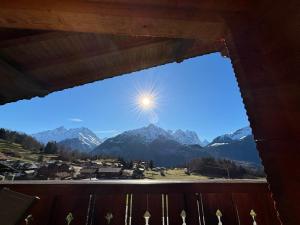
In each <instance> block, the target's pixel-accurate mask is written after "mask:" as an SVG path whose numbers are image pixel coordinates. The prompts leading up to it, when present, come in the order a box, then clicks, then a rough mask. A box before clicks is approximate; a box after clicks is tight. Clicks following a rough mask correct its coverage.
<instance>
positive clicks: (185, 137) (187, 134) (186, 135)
mask: <svg viewBox="0 0 300 225" xmlns="http://www.w3.org/2000/svg"><path fill="white" fill-rule="evenodd" d="M172 135H173V138H174V140H176V141H177V142H179V143H180V144H183V145H194V144H197V145H201V146H203V143H202V142H201V141H200V140H199V138H198V135H197V133H196V132H194V131H189V130H186V131H183V130H176V131H175V132H174V133H173V134H172Z"/></svg>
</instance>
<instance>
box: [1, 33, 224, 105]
mask: <svg viewBox="0 0 300 225" xmlns="http://www.w3.org/2000/svg"><path fill="white" fill-rule="evenodd" d="M0 39H1V43H0V71H1V76H0V103H1V104H4V103H7V102H12V101H16V100H19V99H26V98H31V97H34V96H44V95H47V94H48V93H51V92H53V91H58V90H62V89H65V88H70V87H74V86H76V85H80V84H85V83H89V82H93V81H96V80H101V79H104V78H108V77H112V76H115V75H120V74H124V73H129V72H133V71H137V70H141V69H145V68H149V67H153V66H156V65H161V64H165V63H170V62H174V61H176V62H180V61H182V60H184V59H186V58H190V57H194V56H198V55H203V54H208V53H212V52H216V51H221V50H222V43H221V42H218V41H211V40H203V41H202V40H193V39H175V38H153V37H138V36H136V37H129V36H120V35H118V36H117V35H109V34H99V33H77V32H63V31H59V32H54V31H43V32H41V31H32V30H31V31H28V30H15V29H0Z"/></svg>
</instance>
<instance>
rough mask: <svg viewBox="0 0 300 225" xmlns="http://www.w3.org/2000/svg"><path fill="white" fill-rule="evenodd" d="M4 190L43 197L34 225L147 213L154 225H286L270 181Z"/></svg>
mask: <svg viewBox="0 0 300 225" xmlns="http://www.w3.org/2000/svg"><path fill="white" fill-rule="evenodd" d="M3 187H7V188H9V189H11V190H13V191H17V192H21V193H24V194H28V195H34V196H38V197H39V198H40V200H38V201H36V203H35V204H34V205H33V206H32V207H31V208H30V209H29V210H28V212H27V214H26V215H32V217H33V220H32V221H31V220H30V221H29V222H28V223H27V224H30V225H60V224H62V225H66V224H68V222H69V224H70V225H76V224H78V225H92V224H93V225H100V224H101V225H102V224H103V225H104V224H111V225H126V224H127V225H143V224H146V223H145V218H144V215H145V212H146V210H148V212H149V213H150V215H151V217H150V219H149V224H150V225H182V224H183V222H184V220H185V221H186V224H187V225H218V224H219V225H220V224H221V223H222V224H223V225H253V224H254V222H256V224H257V225H279V224H280V223H279V221H278V219H277V213H276V211H275V209H274V205H273V201H272V199H271V196H270V193H269V191H268V187H267V183H265V182H264V181H259V182H257V181H256V182H254V181H245V180H240V181H224V180H222V181H218V180H209V181H205V182H182V181H180V182H174V181H173V182H155V181H140V180H137V181H101V182H100V181H99V182H75V181H74V182H73V181H70V182H61V181H59V182H53V181H46V182H42V181H36V182H34V181H33V182H14V183H9V182H7V183H0V188H3ZM131 194H132V195H131ZM131 196H132V204H130V203H131ZM126 197H128V201H127V204H126ZM183 210H184V212H185V214H186V217H185V218H182V217H184V216H185V214H184V212H183ZM217 211H218V213H220V212H221V214H218V213H217V215H218V216H217V215H216V212H217ZM251 211H252V213H251V215H250V212H251ZM126 212H127V213H126ZM254 212H255V213H254ZM26 215H25V217H26ZM146 216H147V215H146ZM148 216H149V215H148ZM67 217H68V219H66V218H67ZM130 217H131V223H130V222H129V218H130ZM126 218H127V220H126ZM24 219H25V218H23V219H22V220H21V221H20V224H22V225H24V224H26V223H25V220H24ZM125 220H126V222H125ZM167 220H169V223H167ZM254 220H255V221H254ZM163 221H164V222H163ZM1 224H2V223H1ZM3 225H5V223H3Z"/></svg>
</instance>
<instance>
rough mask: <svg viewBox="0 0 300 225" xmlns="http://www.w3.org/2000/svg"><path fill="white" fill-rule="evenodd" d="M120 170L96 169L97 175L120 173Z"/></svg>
mask: <svg viewBox="0 0 300 225" xmlns="http://www.w3.org/2000/svg"><path fill="white" fill-rule="evenodd" d="M121 170H122V169H121V168H111V167H103V168H99V169H98V173H120V172H121Z"/></svg>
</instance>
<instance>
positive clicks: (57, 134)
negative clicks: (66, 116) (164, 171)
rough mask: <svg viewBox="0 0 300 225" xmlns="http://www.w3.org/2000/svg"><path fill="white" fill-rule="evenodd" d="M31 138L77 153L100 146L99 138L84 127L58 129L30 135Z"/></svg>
mask: <svg viewBox="0 0 300 225" xmlns="http://www.w3.org/2000/svg"><path fill="white" fill-rule="evenodd" d="M31 136H32V137H34V138H35V139H37V140H38V141H39V142H41V143H44V144H46V143H47V142H49V141H56V142H58V143H59V144H62V145H65V146H67V147H69V148H72V149H77V150H79V151H91V150H92V149H94V148H95V147H97V146H98V145H100V144H101V140H100V138H98V137H97V135H96V134H94V133H93V132H92V131H91V130H89V129H88V128H85V127H81V128H73V129H66V128H64V127H59V128H56V129H54V130H48V131H43V132H40V133H36V134H32V135H31Z"/></svg>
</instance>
